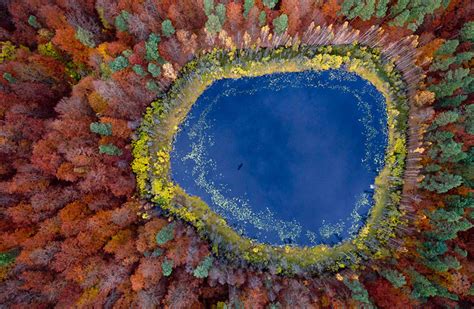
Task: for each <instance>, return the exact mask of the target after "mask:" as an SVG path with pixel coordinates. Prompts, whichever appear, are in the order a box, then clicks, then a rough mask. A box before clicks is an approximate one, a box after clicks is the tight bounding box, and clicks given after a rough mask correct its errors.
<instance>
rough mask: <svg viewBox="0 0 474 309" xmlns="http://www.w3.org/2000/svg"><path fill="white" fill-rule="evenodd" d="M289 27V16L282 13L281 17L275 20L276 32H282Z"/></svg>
mask: <svg viewBox="0 0 474 309" xmlns="http://www.w3.org/2000/svg"><path fill="white" fill-rule="evenodd" d="M287 27H288V16H287V15H286V14H281V15H280V16H279V17H277V18H275V19H274V20H273V28H274V30H275V33H276V34H282V33H283V32H285V31H286V28H287Z"/></svg>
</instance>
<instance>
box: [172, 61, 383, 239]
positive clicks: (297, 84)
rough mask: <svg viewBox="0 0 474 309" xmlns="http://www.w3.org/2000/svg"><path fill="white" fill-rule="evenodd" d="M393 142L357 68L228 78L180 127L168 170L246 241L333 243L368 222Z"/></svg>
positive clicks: (379, 101) (378, 98)
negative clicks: (377, 182) (389, 142)
mask: <svg viewBox="0 0 474 309" xmlns="http://www.w3.org/2000/svg"><path fill="white" fill-rule="evenodd" d="M386 145H387V119H386V109H385V100H384V97H383V95H382V94H381V93H379V92H378V91H377V90H376V89H375V87H374V86H373V85H371V84H370V83H369V82H367V81H365V80H364V79H362V78H361V77H359V76H358V75H356V74H353V73H348V72H346V71H344V70H328V71H323V72H315V71H306V72H300V73H281V74H271V75H265V76H262V77H254V78H240V79H235V80H233V79H225V80H219V81H216V82H214V84H213V85H212V86H210V87H209V88H208V89H207V90H206V91H205V92H204V93H203V95H201V96H200V98H199V99H198V100H197V102H196V103H195V104H194V106H193V108H192V109H191V111H190V113H189V114H188V116H187V118H186V120H185V121H184V122H183V123H182V125H181V127H180V129H179V131H178V133H177V135H176V137H175V141H174V146H173V150H172V153H171V176H172V179H173V181H174V182H175V183H177V184H179V185H180V186H181V187H182V188H183V189H184V190H185V191H186V192H187V193H188V194H190V195H196V196H199V197H200V198H201V199H202V200H204V201H205V202H206V203H207V204H208V205H209V206H210V207H211V208H212V209H213V210H214V211H215V212H217V213H219V214H220V215H221V216H222V217H224V218H225V219H226V221H227V222H228V224H229V225H230V226H232V227H233V228H234V229H235V230H236V231H238V232H239V233H241V234H242V235H244V236H246V237H249V238H252V239H255V240H257V241H258V242H262V243H268V244H274V245H282V244H294V245H300V246H312V245H317V244H329V245H333V244H336V243H338V242H341V241H343V240H346V239H348V238H350V237H353V236H354V235H355V234H357V233H358V231H359V229H360V227H361V226H363V224H364V222H365V220H366V218H367V215H368V213H369V210H370V208H371V207H372V205H373V199H372V197H373V189H374V187H373V184H374V179H375V177H376V176H377V174H378V173H379V171H380V170H381V168H382V167H383V162H384V155H385V148H386Z"/></svg>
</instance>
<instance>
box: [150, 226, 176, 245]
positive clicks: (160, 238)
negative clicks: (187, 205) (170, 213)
mask: <svg viewBox="0 0 474 309" xmlns="http://www.w3.org/2000/svg"><path fill="white" fill-rule="evenodd" d="M173 238H174V223H170V224H168V225H167V226H165V227H163V228H162V229H161V230H160V231H159V232H158V233H157V234H156V237H155V239H156V243H157V244H159V245H164V244H165V243H167V242H168V241H170V240H172V239H173Z"/></svg>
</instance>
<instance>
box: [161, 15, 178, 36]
mask: <svg viewBox="0 0 474 309" xmlns="http://www.w3.org/2000/svg"><path fill="white" fill-rule="evenodd" d="M161 31H162V32H163V34H164V36H166V37H168V38H169V37H171V36H172V35H173V34H174V33H175V29H174V27H173V24H172V23H171V20H169V19H165V20H164V21H163V22H162V23H161Z"/></svg>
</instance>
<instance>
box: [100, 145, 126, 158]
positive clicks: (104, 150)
mask: <svg viewBox="0 0 474 309" xmlns="http://www.w3.org/2000/svg"><path fill="white" fill-rule="evenodd" d="M99 153H101V154H106V155H109V156H121V155H122V153H123V152H122V150H120V149H119V148H118V147H117V146H115V145H114V144H105V145H100V146H99Z"/></svg>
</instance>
